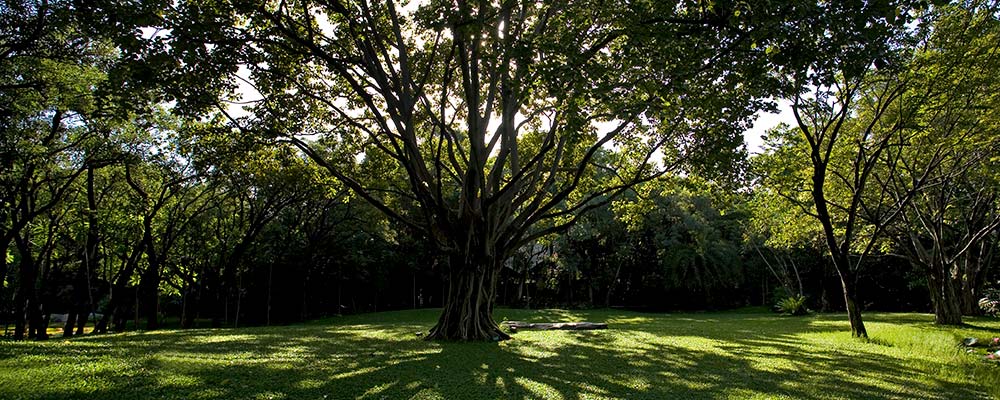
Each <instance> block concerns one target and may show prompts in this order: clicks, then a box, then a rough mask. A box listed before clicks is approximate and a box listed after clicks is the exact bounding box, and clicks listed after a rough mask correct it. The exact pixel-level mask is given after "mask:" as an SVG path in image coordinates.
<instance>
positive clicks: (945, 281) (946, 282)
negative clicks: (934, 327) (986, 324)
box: [927, 262, 962, 325]
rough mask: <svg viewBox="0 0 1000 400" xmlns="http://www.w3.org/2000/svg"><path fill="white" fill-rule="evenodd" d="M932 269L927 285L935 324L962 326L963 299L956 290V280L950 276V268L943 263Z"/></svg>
mask: <svg viewBox="0 0 1000 400" xmlns="http://www.w3.org/2000/svg"><path fill="white" fill-rule="evenodd" d="M935 264H937V265H934V266H932V267H931V268H930V272H931V273H930V274H928V277H927V284H928V286H929V288H928V289H929V290H930V292H931V302H932V303H933V304H934V322H935V323H937V324H939V325H961V324H962V305H961V298H960V297H959V295H958V292H957V291H956V290H955V280H954V279H952V278H951V274H949V273H948V272H949V271H948V270H949V268H948V266H947V265H944V263H942V262H937V263H935Z"/></svg>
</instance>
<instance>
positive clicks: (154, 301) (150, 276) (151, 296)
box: [139, 262, 160, 330]
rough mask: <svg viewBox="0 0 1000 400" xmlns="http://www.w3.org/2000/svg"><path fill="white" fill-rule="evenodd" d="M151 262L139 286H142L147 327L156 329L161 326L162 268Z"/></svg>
mask: <svg viewBox="0 0 1000 400" xmlns="http://www.w3.org/2000/svg"><path fill="white" fill-rule="evenodd" d="M154 264H155V263H154V262H150V263H149V266H147V267H146V270H145V271H143V273H142V278H141V279H140V281H139V286H140V287H141V288H142V291H141V292H142V297H143V302H142V306H143V308H144V310H143V311H144V313H145V314H146V329H147V330H155V329H157V328H159V327H160V321H159V318H158V315H157V312H158V311H159V310H158V309H159V302H160V299H159V297H160V296H159V295H160V270H159V265H154Z"/></svg>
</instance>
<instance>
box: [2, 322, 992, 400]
mask: <svg viewBox="0 0 1000 400" xmlns="http://www.w3.org/2000/svg"><path fill="white" fill-rule="evenodd" d="M436 316H437V311H436V310H419V311H402V312H388V313H377V314H369V315H359V316H350V317H341V318H333V319H327V320H323V321H317V322H314V323H310V324H304V325H295V326H285V327H268V328H244V329H239V330H207V329H205V330H189V331H157V332H147V333H126V334H120V335H105V336H87V337H81V338H75V339H72V340H61V339H53V340H50V341H48V342H10V341H2V342H0V399H43V398H44V399H55V398H80V399H97V398H135V399H139V398H142V399H147V398H148V399H163V398H168V399H221V398H232V399H340V398H364V399H383V398H384V399H398V398H420V399H435V398H446V399H462V398H467V399H484V398H547V399H591V398H593V399H598V398H628V399H641V398H648V399H667V398H685V399H688V398H713V399H714V398H741V399H742V398H806V399H811V398H815V399H820V398H830V399H842V398H906V399H910V398H924V399H965V398H988V397H991V396H992V397H998V396H1000V366H997V365H994V364H988V363H986V362H984V361H981V360H980V358H979V357H974V356H970V355H967V354H965V352H964V350H962V349H960V348H959V347H958V346H957V345H956V344H957V343H958V340H959V339H960V338H962V337H965V336H976V337H980V338H986V337H993V336H1000V322H998V321H997V320H995V319H993V320H990V319H970V321H969V324H967V325H966V326H963V327H960V328H942V327H937V326H934V325H933V324H932V321H933V317H932V316H930V315H926V314H872V313H870V314H866V315H865V317H866V319H867V321H868V323H867V325H868V330H869V333H870V334H871V336H872V338H873V340H871V341H868V342H863V341H859V340H855V339H851V338H850V336H849V334H848V333H847V323H846V318H845V317H844V316H843V315H832V314H831V315H814V316H807V317H781V316H777V315H774V314H769V313H754V312H751V311H748V312H740V313H732V312H730V313H701V314H643V313H632V312H623V311H616V310H597V311H579V312H577V311H560V310H548V311H522V310H498V311H497V314H496V317H497V318H498V319H504V318H507V319H512V320H513V319H516V320H529V321H555V320H558V321H569V320H588V321H594V322H602V321H606V322H608V323H609V325H610V327H611V329H609V330H606V331H587V332H568V331H554V332H531V331H524V332H520V333H517V334H515V335H514V340H510V341H506V342H502V343H499V344H498V343H436V342H427V341H424V340H421V339H420V338H418V337H417V336H416V335H415V332H418V331H426V330H427V329H428V328H430V326H431V325H432V324H433V322H434V320H435V318H436Z"/></svg>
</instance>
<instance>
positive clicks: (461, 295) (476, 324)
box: [427, 256, 510, 341]
mask: <svg viewBox="0 0 1000 400" xmlns="http://www.w3.org/2000/svg"><path fill="white" fill-rule="evenodd" d="M484 264H485V265H470V264H469V263H467V262H465V260H464V257H461V256H453V257H452V259H451V267H450V273H449V279H448V295H447V297H446V298H445V300H444V310H442V311H441V317H440V318H438V322H437V325H435V326H434V328H432V329H431V331H430V333H429V334H428V335H427V339H431V340H434V339H440V340H487V341H489V340H492V341H499V340H505V339H510V336H508V335H507V334H506V333H503V332H502V331H501V330H500V326H499V325H497V323H496V322H495V321H493V303H494V300H495V296H494V295H495V290H496V283H497V278H498V277H499V275H500V265H499V263H484Z"/></svg>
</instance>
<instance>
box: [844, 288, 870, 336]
mask: <svg viewBox="0 0 1000 400" xmlns="http://www.w3.org/2000/svg"><path fill="white" fill-rule="evenodd" d="M844 304H845V305H846V306H847V319H848V320H850V322H851V336H854V337H859V338H867V337H868V330H867V329H865V322H864V320H862V319H861V308H859V307H858V296H857V293H856V292H855V290H854V289H853V288H851V287H850V285H846V284H845V285H844Z"/></svg>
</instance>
